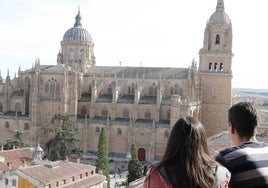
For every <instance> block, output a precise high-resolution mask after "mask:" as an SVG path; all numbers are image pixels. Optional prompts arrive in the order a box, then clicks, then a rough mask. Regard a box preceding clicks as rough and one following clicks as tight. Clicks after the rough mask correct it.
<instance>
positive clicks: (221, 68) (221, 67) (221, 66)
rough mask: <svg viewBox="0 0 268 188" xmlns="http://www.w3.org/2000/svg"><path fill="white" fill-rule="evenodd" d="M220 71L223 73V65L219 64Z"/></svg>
mask: <svg viewBox="0 0 268 188" xmlns="http://www.w3.org/2000/svg"><path fill="white" fill-rule="evenodd" d="M220 71H223V63H221V64H220Z"/></svg>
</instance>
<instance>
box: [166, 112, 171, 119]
mask: <svg viewBox="0 0 268 188" xmlns="http://www.w3.org/2000/svg"><path fill="white" fill-rule="evenodd" d="M167 119H170V110H168V111H167Z"/></svg>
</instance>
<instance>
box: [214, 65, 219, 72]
mask: <svg viewBox="0 0 268 188" xmlns="http://www.w3.org/2000/svg"><path fill="white" fill-rule="evenodd" d="M214 70H215V71H217V70H218V63H215V64H214Z"/></svg>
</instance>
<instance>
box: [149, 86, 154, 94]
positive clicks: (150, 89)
mask: <svg viewBox="0 0 268 188" xmlns="http://www.w3.org/2000/svg"><path fill="white" fill-rule="evenodd" d="M153 93H154V88H153V86H151V87H150V88H149V95H152V94H153Z"/></svg>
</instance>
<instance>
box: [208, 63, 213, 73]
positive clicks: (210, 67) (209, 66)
mask: <svg viewBox="0 0 268 188" xmlns="http://www.w3.org/2000/svg"><path fill="white" fill-rule="evenodd" d="M208 70H210V71H211V70H212V63H211V62H210V63H209V65H208Z"/></svg>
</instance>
